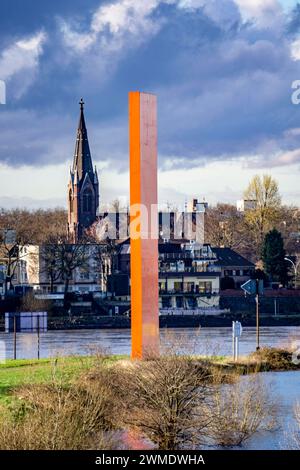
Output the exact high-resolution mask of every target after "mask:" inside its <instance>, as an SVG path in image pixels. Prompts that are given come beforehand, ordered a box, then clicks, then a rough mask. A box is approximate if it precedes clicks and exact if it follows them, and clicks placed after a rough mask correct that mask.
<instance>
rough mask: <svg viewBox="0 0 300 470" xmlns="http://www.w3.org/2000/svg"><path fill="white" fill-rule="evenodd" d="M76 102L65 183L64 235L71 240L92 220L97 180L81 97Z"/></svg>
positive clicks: (94, 213)
mask: <svg viewBox="0 0 300 470" xmlns="http://www.w3.org/2000/svg"><path fill="white" fill-rule="evenodd" d="M79 104H80V116H79V124H78V130H77V138H76V144H75V153H74V159H73V165H72V167H71V169H70V179H69V184H68V235H69V238H70V240H71V241H72V242H73V243H77V242H78V241H79V240H80V238H81V237H82V236H83V234H84V231H85V229H87V228H88V227H90V226H91V225H92V224H93V223H94V222H95V221H96V219H97V212H98V207H99V180H98V174H97V169H96V167H95V169H94V168H93V162H92V157H91V152H90V146H89V141H88V135H87V129H86V124H85V117H84V102H83V99H82V98H81V100H80V103H79Z"/></svg>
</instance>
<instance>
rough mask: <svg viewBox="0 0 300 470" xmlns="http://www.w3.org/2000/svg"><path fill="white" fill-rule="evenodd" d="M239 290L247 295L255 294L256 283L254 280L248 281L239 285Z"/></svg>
mask: <svg viewBox="0 0 300 470" xmlns="http://www.w3.org/2000/svg"><path fill="white" fill-rule="evenodd" d="M241 289H243V291H244V292H246V293H247V294H249V295H252V294H256V281H255V279H249V280H248V281H246V282H245V283H244V284H242V285H241Z"/></svg>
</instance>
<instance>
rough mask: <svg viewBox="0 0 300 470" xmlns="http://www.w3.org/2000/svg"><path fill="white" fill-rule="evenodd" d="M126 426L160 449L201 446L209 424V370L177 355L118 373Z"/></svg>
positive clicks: (140, 363)
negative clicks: (207, 410)
mask: <svg viewBox="0 0 300 470" xmlns="http://www.w3.org/2000/svg"><path fill="white" fill-rule="evenodd" d="M119 384H120V386H119V391H120V398H119V399H120V402H121V403H123V406H124V408H123V418H122V419H123V422H124V427H129V428H131V429H134V430H135V431H138V432H139V433H140V434H141V435H142V436H144V437H147V438H148V439H150V440H151V441H152V442H153V444H155V445H156V446H157V447H158V448H159V449H163V450H174V449H179V448H184V447H186V446H188V445H189V446H190V447H194V446H197V445H199V442H200V441H201V438H202V436H203V433H204V431H205V429H206V427H207V425H208V420H207V416H205V415H204V413H203V409H204V406H203V404H204V402H205V401H207V400H208V399H209V396H210V388H211V385H210V384H209V371H208V370H207V369H206V368H203V367H202V366H201V365H199V364H197V363H195V361H193V360H191V359H189V358H186V357H180V356H176V355H169V356H166V357H162V358H160V359H153V360H149V361H146V362H137V363H135V364H133V365H132V366H131V367H128V368H127V370H125V371H124V372H123V374H122V375H121V374H119Z"/></svg>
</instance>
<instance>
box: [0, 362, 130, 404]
mask: <svg viewBox="0 0 300 470" xmlns="http://www.w3.org/2000/svg"><path fill="white" fill-rule="evenodd" d="M125 357H126V356H121V355H119V356H117V355H116V356H110V357H107V358H106V359H105V361H106V363H107V364H110V363H114V362H117V361H120V360H122V359H124V358H125ZM97 360H98V359H97V356H70V357H58V358H50V359H40V360H37V359H17V360H13V359H9V360H7V361H6V362H5V363H2V364H1V363H0V403H1V402H2V403H3V402H8V403H9V402H10V401H11V400H10V396H11V392H13V391H14V390H15V389H16V388H18V387H22V386H24V385H30V384H47V383H49V382H51V381H52V380H53V377H54V376H55V377H56V378H59V379H60V380H61V381H62V382H63V383H65V384H66V385H67V384H68V383H70V382H71V381H72V380H75V379H77V378H78V377H80V375H82V374H83V373H84V372H88V371H89V370H91V369H93V368H94V367H95V365H96V362H97Z"/></svg>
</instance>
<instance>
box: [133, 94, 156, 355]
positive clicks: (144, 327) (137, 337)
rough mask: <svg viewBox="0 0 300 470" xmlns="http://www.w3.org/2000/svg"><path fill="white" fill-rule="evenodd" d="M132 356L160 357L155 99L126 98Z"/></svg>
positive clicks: (148, 96)
mask: <svg viewBox="0 0 300 470" xmlns="http://www.w3.org/2000/svg"><path fill="white" fill-rule="evenodd" d="M129 147H130V251H131V253H130V269H131V357H132V358H134V359H137V358H139V359H143V358H146V357H149V356H153V355H154V356H155V355H158V353H159V317H158V240H157V227H156V224H157V221H158V216H157V111H156V96H155V95H152V94H148V93H140V92H138V91H136V92H130V93H129Z"/></svg>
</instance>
